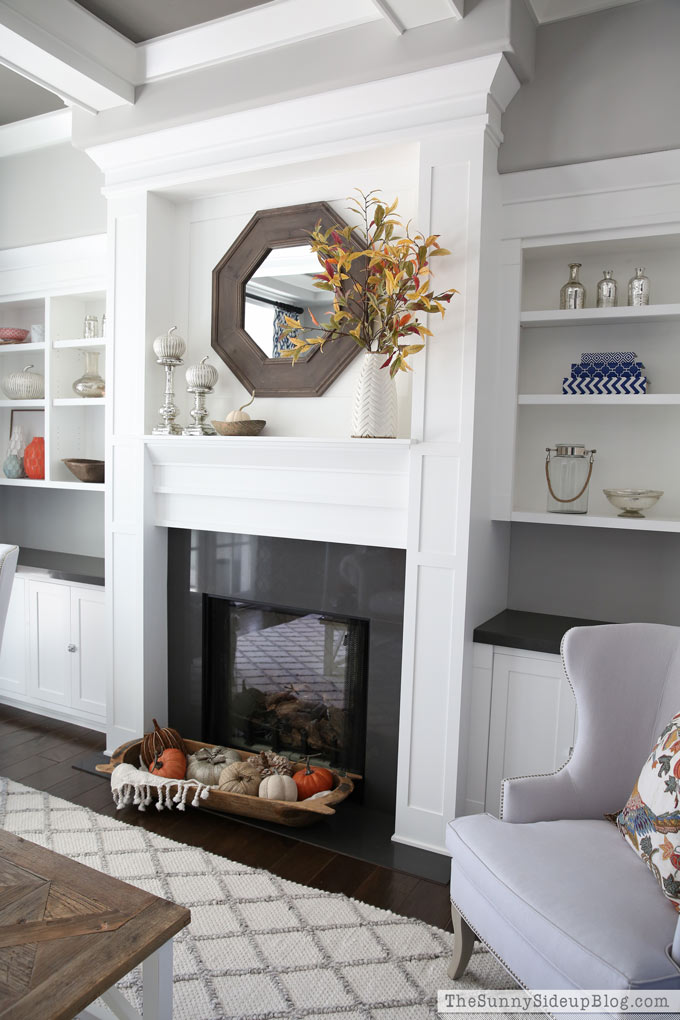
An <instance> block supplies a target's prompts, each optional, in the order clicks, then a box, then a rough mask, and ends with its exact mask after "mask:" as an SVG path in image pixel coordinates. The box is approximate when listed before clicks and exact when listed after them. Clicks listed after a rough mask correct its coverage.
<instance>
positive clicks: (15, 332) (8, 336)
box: [0, 326, 31, 343]
mask: <svg viewBox="0 0 680 1020" xmlns="http://www.w3.org/2000/svg"><path fill="white" fill-rule="evenodd" d="M30 332H31V331H30V329H15V328H14V327H12V326H2V327H0V340H16V342H17V343H21V342H22V341H23V340H25V339H26V337H27V336H28V334H29V333H30Z"/></svg>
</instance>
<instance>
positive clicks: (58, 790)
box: [0, 705, 451, 931]
mask: <svg viewBox="0 0 680 1020" xmlns="http://www.w3.org/2000/svg"><path fill="white" fill-rule="evenodd" d="M104 747H105V741H104V736H103V734H100V733H95V732H93V731H92V730H86V729H83V728H82V727H80V726H73V725H71V724H70V723H64V722H60V721H59V720H56V719H50V718H47V717H45V716H39V715H33V714H31V713H29V712H23V711H19V710H18V709H14V708H9V707H7V706H6V705H0V775H3V776H7V777H8V778H9V779H14V780H16V782H18V783H24V784H25V785H26V786H31V787H33V788H34V789H37V790H46V791H48V792H49V793H52V794H54V796H56V797H63V798H64V799H65V800H69V801H71V802H72V803H74V804H82V805H84V806H85V807H89V808H92V809H93V810H94V811H97V812H99V813H100V814H105V815H112V816H114V815H115V816H116V817H118V818H120V820H121V821H124V822H127V823H128V824H129V825H140V826H142V827H143V828H145V829H149V830H150V831H152V832H157V833H159V834H161V835H163V836H167V837H168V838H169V839H176V840H178V841H179V842H182V843H189V844H191V845H192V846H200V847H203V849H205V850H209V851H210V852H211V853H214V854H220V855H221V856H222V857H228V858H230V859H231V860H234V861H240V862H241V863H243V864H249V865H251V866H252V867H255V868H266V869H267V870H268V871H272V872H274V874H276V875H280V876H281V877H282V878H289V879H291V880H293V881H294V882H301V883H302V884H303V885H309V886H313V887H315V888H317V889H325V890H327V891H329V892H341V893H345V894H346V895H347V896H354V897H356V899H359V900H363V901H364V902H365V903H370V904H372V905H373V906H376V907H383V908H385V909H387V910H393V911H394V912H395V913H397V914H405V915H406V916H408V917H417V918H419V919H420V920H422V921H426V922H427V923H428V924H433V925H436V926H437V927H439V928H446V929H447V930H449V931H450V930H451V914H450V907H449V893H448V886H447V885H446V884H441V883H439V882H433V881H430V880H428V879H425V878H416V877H414V876H413V875H407V874H405V873H404V872H401V871H395V870H393V869H390V868H384V867H377V866H375V865H373V864H367V863H366V862H365V861H361V860H358V859H356V858H354V857H347V856H344V855H342V854H337V853H333V852H331V851H329V850H324V849H322V848H320V847H315V846H311V845H309V844H307V843H301V842H299V841H298V840H296V839H294V838H293V837H291V836H288V835H284V834H283V833H281V834H280V835H279V834H278V833H273V832H267V831H264V830H262V829H257V828H254V827H253V826H250V825H247V824H246V823H243V822H240V821H238V820H237V819H235V818H230V817H228V816H226V815H225V816H217V815H213V814H208V813H207V812H203V811H197V810H187V811H186V812H184V813H180V812H170V811H147V812H140V811H138V810H137V809H136V808H135V807H128V808H124V809H123V810H122V811H118V812H117V811H116V809H115V806H114V804H113V801H112V799H111V791H110V789H109V782H108V778H102V777H101V776H94V775H91V774H89V773H87V772H80V771H75V770H74V769H73V764H74V763H75V762H78V761H81V760H82V759H83V757H84V756H85V755H87V754H91V753H92V752H94V751H103V750H104Z"/></svg>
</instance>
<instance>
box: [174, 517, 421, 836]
mask: <svg viewBox="0 0 680 1020" xmlns="http://www.w3.org/2000/svg"><path fill="white" fill-rule="evenodd" d="M404 570H405V554H404V551H403V550H400V549H379V548H373V547H369V546H359V545H345V544H343V545H340V544H336V543H332V542H312V541H303V540H295V539H283V538H269V537H264V536H255V535H241V534H230V533H225V532H208V531H189V530H180V529H174V528H171V529H169V531H168V709H169V721H170V725H172V726H175V727H177V728H178V729H179V730H180V731H181V732H182V734H183V735H184V736H186V737H189V738H191V739H194V740H205V741H206V742H210V743H225V744H229V743H230V742H233V743H234V744H235V745H236V746H241V747H244V748H246V749H247V748H249V747H253V749H254V750H259V749H261V748H262V747H264V746H275V747H276V749H277V750H281V751H283V752H284V753H293V754H295V755H303V754H305V753H311V754H315V753H318V754H319V756H320V758H321V759H324V758H325V759H326V760H330V761H331V763H332V764H333V765H334V766H337V767H341V768H346V769H347V770H349V771H351V772H355V773H356V772H358V773H359V774H360V775H361V776H362V777H363V778H362V780H361V781H360V782H359V783H357V791H356V793H355V795H354V800H355V801H356V802H357V803H359V802H361V803H362V804H363V805H364V806H365V807H366V808H368V809H369V810H371V811H379V812H381V813H384V814H386V815H388V816H389V819H390V822H391V823H393V819H394V809H395V796H396V778H397V747H398V734H399V688H400V673H401V658H402V629H403V605H404ZM317 634H319V635H321V636H320V638H319V637H316V635H317ZM341 644H343V647H342V648H341V647H340V645H341ZM268 648H269V651H268ZM334 674H335V675H334ZM230 681H231V682H230ZM282 700H283V707H284V709H285V708H288V709H289V710H290V712H293V711H295V713H296V714H295V716H294V719H295V720H296V721H298V728H297V729H295V730H294V731H293V730H291V727H290V726H289V725H288V721H287V720H288V718H289V717H288V715H287V713H286V712H285V711H284V712H283V715H282V716H280V717H277V715H276V712H275V709H276V707H277V706H281V703H282ZM246 705H247V710H246V708H245V706H246ZM303 712H304V713H307V714H308V715H309V716H310V719H309V720H305V725H306V726H307V728H308V732H307V733H306V734H304V736H302V737H301V736H300V732H299V729H300V728H304V727H303V724H302V723H299V718H300V716H301V714H302V713H303ZM341 713H346V714H347V719H346V720H345V719H344V718H341ZM345 722H346V724H347V725H346V726H345ZM309 723H312V724H315V725H311V726H310V725H309ZM319 723H321V724H324V725H322V726H321V729H319ZM333 726H335V728H336V729H337V730H339V729H343V730H344V734H343V741H344V743H345V744H346V746H344V747H342V748H338V747H337V746H336V745H337V744H338V743H339V741H338V740H334V739H333ZM319 732H320V733H321V737H319ZM348 732H349V734H351V736H352V737H353V738H354V739H350V737H349V736H348V735H347V733H348ZM300 740H304V742H305V743H304V744H300ZM322 743H323V746H320V745H321V744H322Z"/></svg>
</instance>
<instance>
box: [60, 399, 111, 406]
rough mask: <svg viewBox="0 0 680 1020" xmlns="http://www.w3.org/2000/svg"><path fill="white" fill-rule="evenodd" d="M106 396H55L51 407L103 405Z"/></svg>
mask: <svg viewBox="0 0 680 1020" xmlns="http://www.w3.org/2000/svg"><path fill="white" fill-rule="evenodd" d="M105 404H106V397H56V399H55V400H53V401H52V407H97V406H99V407H104V406H105Z"/></svg>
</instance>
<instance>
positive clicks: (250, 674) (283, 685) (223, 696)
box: [203, 597, 368, 774]
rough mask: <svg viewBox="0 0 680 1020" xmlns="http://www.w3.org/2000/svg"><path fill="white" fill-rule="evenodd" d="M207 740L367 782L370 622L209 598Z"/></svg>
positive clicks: (206, 649)
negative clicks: (311, 763)
mask: <svg viewBox="0 0 680 1020" xmlns="http://www.w3.org/2000/svg"><path fill="white" fill-rule="evenodd" d="M205 602H206V605H205V607H204V608H205V614H204V619H205V623H206V633H205V644H206V647H205V651H206V652H207V655H206V654H204V657H203V662H204V678H203V679H204V691H203V706H204V719H203V732H204V733H205V734H206V739H207V740H208V741H210V742H212V743H221V744H226V745H227V746H230V747H239V748H242V749H245V750H253V751H261V750H264V749H271V750H274V751H280V752H282V753H284V754H288V755H290V756H291V757H294V758H295V757H304V756H306V755H312V756H314V757H315V760H316V763H319V762H325V763H328V764H331V765H334V766H336V767H340V768H343V769H345V770H347V771H350V772H358V773H359V774H363V764H364V751H365V729H366V676H367V649H368V623H367V622H366V621H365V620H355V619H349V618H347V617H337V616H329V615H327V614H322V613H313V612H298V611H292V610H288V609H278V608H273V607H269V606H261V605H254V604H252V603H246V602H236V601H232V600H229V599H223V598H214V597H206V599H205Z"/></svg>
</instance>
